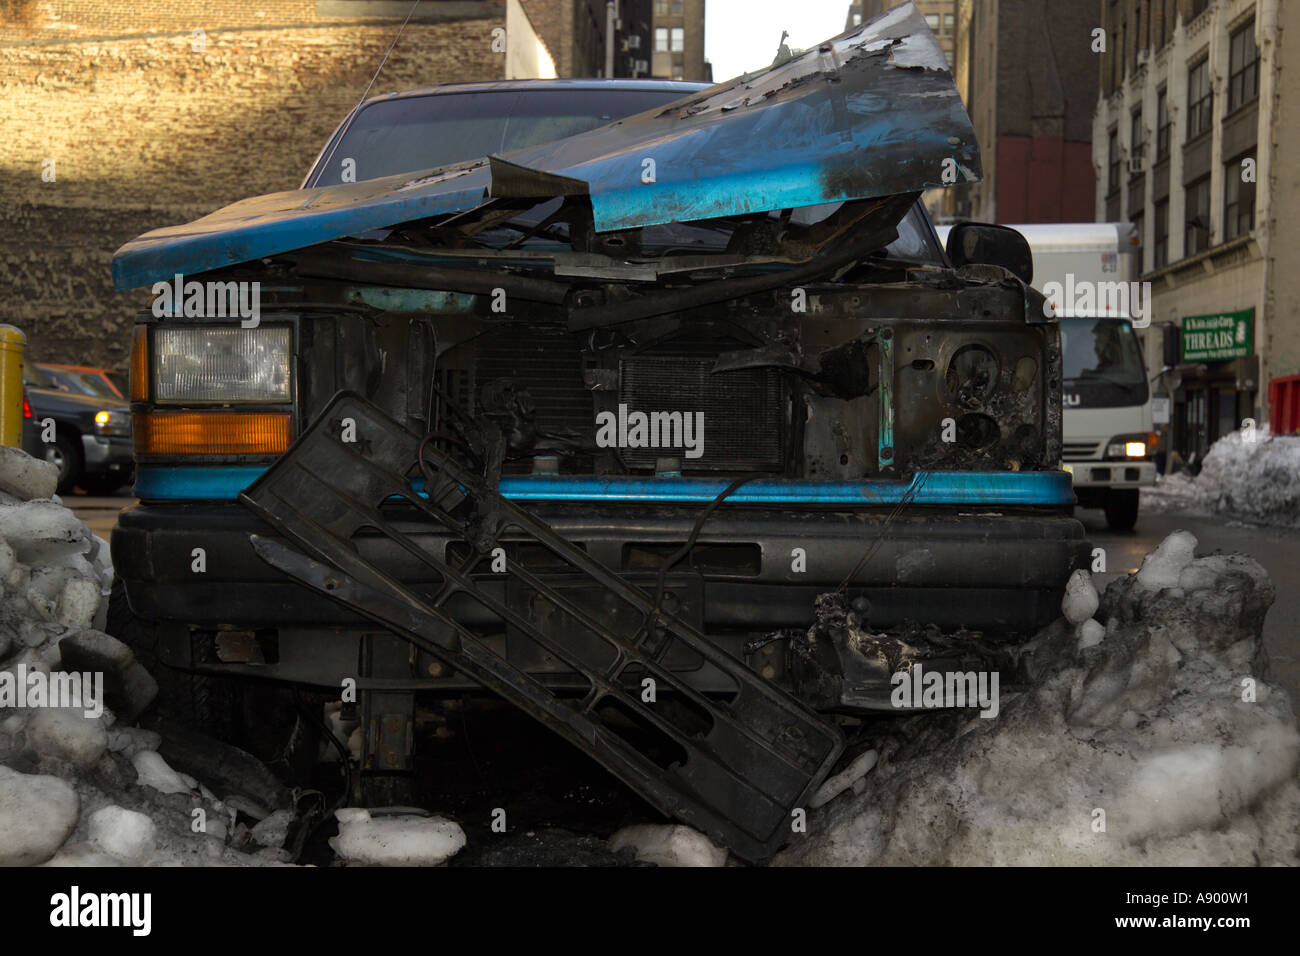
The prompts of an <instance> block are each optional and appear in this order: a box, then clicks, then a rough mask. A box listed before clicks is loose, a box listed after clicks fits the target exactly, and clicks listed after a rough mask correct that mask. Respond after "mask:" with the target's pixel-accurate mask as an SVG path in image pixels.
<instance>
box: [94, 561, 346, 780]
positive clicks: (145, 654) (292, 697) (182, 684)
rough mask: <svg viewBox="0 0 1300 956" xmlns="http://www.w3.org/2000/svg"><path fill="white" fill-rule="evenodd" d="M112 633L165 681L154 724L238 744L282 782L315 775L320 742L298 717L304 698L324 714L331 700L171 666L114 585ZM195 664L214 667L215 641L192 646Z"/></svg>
mask: <svg viewBox="0 0 1300 956" xmlns="http://www.w3.org/2000/svg"><path fill="white" fill-rule="evenodd" d="M107 630H108V633H109V634H110V635H112V636H113V637H116V638H117V639H118V640H119V641H121V642H122V643H123V644H125V645H127V647H129V648H131V650H132V652H133V653H134V654H135V658H136V660H137V661H139V662H140V664H141V665H142V666H143V667H144V669H145V670H147V671H148V672H149V673H150V674H151V675H152V676H153V679H154V680H155V681H157V682H158V696H157V697H156V698H155V699H154V702H153V704H152V705H151V707H150V708H149V710H148V711H146V713H145V715H144V721H145V723H147V724H150V725H154V726H157V727H162V726H166V725H175V724H180V725H181V726H183V727H187V728H189V729H190V730H195V731H198V732H199V733H201V734H205V735H207V736H209V737H215V738H216V739H217V740H221V741H224V742H225V743H229V744H233V745H234V746H236V747H239V748H241V749H243V750H245V751H246V752H248V753H250V754H252V755H253V756H254V757H256V758H257V759H258V760H260V761H262V762H263V763H264V764H265V765H266V766H267V767H269V768H270V770H271V771H272V772H273V773H275V775H276V776H277V777H279V778H280V779H281V780H282V781H284V782H285V783H288V784H295V783H298V782H300V781H301V780H303V779H305V777H306V775H308V774H310V772H311V769H312V767H313V766H314V764H315V761H316V753H317V749H318V747H319V744H320V735H319V733H318V731H317V729H316V727H315V725H314V723H313V722H312V721H309V720H304V719H302V717H301V716H300V714H299V713H298V709H297V707H296V702H297V700H298V699H299V698H300V697H301V698H303V699H304V701H305V703H306V705H307V706H308V707H314V708H315V712H319V711H320V709H321V708H322V707H323V706H324V703H325V699H326V696H327V695H320V694H315V695H313V694H311V693H306V694H295V693H294V691H293V688H292V687H290V686H286V685H282V684H272V683H269V682H266V681H253V680H248V681H238V680H234V679H232V678H228V677H219V676H214V675H212V674H196V673H193V672H191V671H186V670H180V669H179V668H175V667H169V666H168V665H167V664H165V663H163V662H162V660H160V658H159V654H158V641H159V632H158V628H157V626H156V625H154V624H153V623H152V622H150V621H147V620H145V619H144V618H141V617H139V616H138V615H136V614H135V612H134V611H132V610H131V606H130V604H129V603H128V602H127V599H126V589H125V587H124V586H123V584H122V582H121V581H120V580H116V581H114V582H113V590H112V592H111V593H110V595H109V599H108V626H107ZM192 640H193V643H192V646H191V650H192V653H193V654H194V655H195V658H196V660H212V659H214V655H215V651H214V650H213V648H212V645H211V643H210V642H209V641H207V640H204V639H202V638H194V639H192Z"/></svg>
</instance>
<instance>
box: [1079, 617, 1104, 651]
mask: <svg viewBox="0 0 1300 956" xmlns="http://www.w3.org/2000/svg"><path fill="white" fill-rule="evenodd" d="M1105 639H1106V629H1105V628H1104V627H1102V626H1101V625H1100V624H1098V623H1097V622H1096V621H1094V620H1091V619H1089V620H1087V621H1084V622H1083V623H1082V624H1080V625H1079V650H1083V649H1084V648H1085V647H1096V646H1097V645H1098V644H1100V643H1101V642H1102V641H1104V640H1105Z"/></svg>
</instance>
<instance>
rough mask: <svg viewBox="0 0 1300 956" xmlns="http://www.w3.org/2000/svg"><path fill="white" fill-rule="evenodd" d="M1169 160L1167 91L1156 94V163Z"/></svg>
mask: <svg viewBox="0 0 1300 956" xmlns="http://www.w3.org/2000/svg"><path fill="white" fill-rule="evenodd" d="M1168 158H1169V91H1168V90H1166V89H1165V88H1164V87H1163V86H1162V87H1160V89H1159V90H1158V91H1157V92H1156V162H1157V163H1159V162H1163V161H1164V160H1166V159H1168Z"/></svg>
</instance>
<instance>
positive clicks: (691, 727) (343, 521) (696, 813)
mask: <svg viewBox="0 0 1300 956" xmlns="http://www.w3.org/2000/svg"><path fill="white" fill-rule="evenodd" d="M345 418H348V419H351V420H352V424H353V425H354V426H355V437H356V441H351V442H344V441H343V440H342V438H341V435H342V428H341V424H342V421H343V419H345ZM417 473H423V476H424V485H423V488H422V489H421V490H420V491H418V492H417V491H416V490H415V489H414V487H413V484H412V479H413V478H414V477H415V476H416V474H417ZM240 500H241V501H243V503H244V504H245V505H246V506H247V507H249V508H250V509H251V510H252V511H254V512H255V513H256V514H258V515H259V516H260V517H262V518H263V519H264V520H265V521H267V522H268V523H269V524H270V525H272V526H273V527H274V528H276V529H277V530H278V531H280V532H281V533H282V534H284V535H285V537H287V538H288V539H290V540H291V541H293V542H294V543H296V544H297V545H298V546H300V547H301V548H303V549H304V550H306V551H307V552H308V553H309V555H311V556H310V557H309V556H306V555H303V554H301V553H299V552H298V551H295V550H294V549H293V548H290V547H288V546H287V545H286V544H284V543H283V542H281V541H278V540H276V539H274V538H269V537H263V536H260V535H253V536H252V539H253V547H254V549H255V550H256V552H257V553H258V554H259V555H260V556H261V557H262V558H263V559H264V560H266V561H267V562H268V563H270V564H271V565H273V566H274V567H277V568H279V569H280V570H282V571H284V572H285V573H286V574H288V575H290V576H291V577H293V578H295V579H296V580H298V581H299V582H301V583H302V584H304V585H306V586H308V587H310V588H313V589H314V590H317V591H319V592H320V593H322V594H325V595H327V596H329V597H331V598H333V599H334V600H336V601H338V602H340V603H341V604H343V605H345V606H347V607H349V608H352V609H354V610H356V611H357V612H359V613H361V614H364V615H365V616H367V617H369V618H371V619H373V620H375V621H378V622H379V623H381V624H383V625H384V626H385V627H387V628H389V629H390V630H392V631H393V632H394V633H396V634H398V635H400V636H402V637H404V638H406V639H407V640H408V641H410V642H411V643H413V644H414V645H416V646H417V647H419V648H421V649H422V650H426V651H428V652H429V653H431V654H433V655H435V656H437V657H439V658H440V659H442V660H444V661H445V662H446V663H448V664H450V665H451V666H452V667H455V668H458V669H460V670H461V671H463V672H465V673H467V674H469V675H470V676H471V677H473V678H474V679H475V680H477V681H478V682H479V683H481V684H483V686H485V687H486V688H488V689H490V690H492V691H495V692H496V693H498V694H500V695H501V696H502V697H504V698H505V699H507V700H509V701H510V702H512V703H513V704H515V705H516V706H517V707H519V708H520V709H521V710H523V711H524V712H525V713H527V714H529V715H530V716H532V717H534V718H536V719H537V720H539V721H541V722H542V723H543V724H544V725H546V726H547V727H549V728H550V729H552V730H554V731H555V732H556V733H558V734H560V735H561V736H562V737H564V738H565V739H566V740H568V741H569V742H571V743H573V744H574V745H575V746H577V747H579V748H580V749H582V750H584V751H585V752H586V753H588V754H589V755H590V756H591V757H593V758H594V759H595V760H597V761H599V762H600V763H601V764H602V765H604V766H605V767H606V768H607V769H609V770H610V771H611V772H612V773H614V774H615V775H616V776H618V777H619V778H620V779H621V780H623V781H624V782H625V783H626V784H628V785H629V786H630V787H632V788H633V789H634V790H636V791H637V792H638V793H640V794H641V795H642V796H643V797H644V798H645V799H646V800H647V801H649V802H650V803H651V804H652V805H653V806H655V807H657V808H658V809H659V810H661V811H662V812H663V813H665V814H667V815H669V816H674V817H676V818H678V819H680V820H682V821H683V822H685V823H688V824H690V825H691V826H693V827H696V828H697V829H699V830H702V831H703V832H705V833H706V834H708V835H709V836H710V837H712V838H713V839H714V840H716V841H717V842H719V843H721V844H723V845H725V846H727V847H728V848H730V849H731V850H732V851H733V852H734V853H735V854H736V855H737V856H739V857H741V858H743V859H746V860H761V859H765V858H766V857H768V856H770V855H771V854H772V853H774V852H775V851H776V850H777V848H778V847H779V846H780V845H781V843H782V842H783V841H784V839H785V837H786V835H787V834H788V833H789V832H790V830H789V829H788V828H789V826H790V815H791V811H792V810H793V809H795V808H796V807H801V806H803V805H804V804H805V801H806V800H807V799H808V797H809V795H810V794H811V792H812V791H813V789H815V788H816V787H817V786H818V785H819V784H820V783H821V781H822V780H823V779H824V778H825V777H826V775H827V774H828V773H829V772H830V770H831V768H832V766H833V765H834V763H835V761H836V759H837V758H838V757H839V754H840V752H841V750H842V748H843V740H842V738H841V735H840V733H839V730H838V729H837V728H836V727H835V725H834V724H832V723H830V722H828V721H826V720H824V719H823V718H821V717H820V716H819V715H818V714H817V713H815V712H814V711H812V710H811V709H809V708H808V707H806V706H805V705H803V704H802V703H800V702H799V701H798V700H796V699H795V698H794V697H792V696H790V695H789V694H787V693H785V692H784V691H782V690H781V689H780V688H778V687H776V686H775V685H773V684H771V683H769V682H768V681H766V680H764V679H763V678H761V677H760V676H758V675H757V674H755V673H754V672H753V671H751V670H750V669H749V668H748V667H746V666H745V665H744V663H743V662H741V661H739V660H737V659H735V658H733V657H731V656H730V655H728V654H726V653H725V652H723V651H722V650H721V649H720V648H718V647H717V645H715V644H714V643H713V642H712V641H710V640H708V639H707V638H706V637H705V636H704V635H702V634H701V633H699V631H697V630H696V629H695V628H693V627H691V626H690V625H689V624H688V623H686V622H685V621H683V620H681V619H680V618H678V617H676V616H674V615H672V614H669V613H667V612H666V611H665V610H663V609H662V608H660V607H659V606H657V603H656V601H655V600H654V599H652V597H651V596H650V595H648V594H646V593H645V592H644V591H642V590H641V589H640V588H638V587H635V586H634V585H632V584H630V583H629V582H628V581H626V580H625V579H623V578H622V577H620V576H619V575H617V574H614V573H612V572H611V571H609V570H608V569H607V568H605V567H604V565H602V564H600V563H599V562H597V561H595V560H594V559H592V558H591V557H589V556H588V555H587V554H586V552H584V551H583V550H582V549H580V548H578V547H576V546H575V545H573V544H572V543H570V542H569V541H567V540H565V539H564V538H563V537H561V536H560V535H559V534H558V533H556V531H555V530H554V529H553V528H551V527H550V526H549V525H548V524H546V523H545V522H544V521H542V520H540V519H539V518H537V517H536V516H535V515H533V514H532V513H531V512H529V511H527V510H525V509H523V508H521V507H519V506H518V505H516V504H515V503H513V502H511V501H509V500H508V499H506V498H503V497H502V496H501V495H499V494H498V493H497V492H496V490H495V487H494V482H492V481H491V479H490V478H489V479H484V478H482V477H480V476H479V475H476V474H474V473H472V472H471V471H470V470H469V469H468V468H466V467H464V466H463V465H461V464H459V463H458V462H457V461H456V460H454V459H453V458H452V457H451V456H450V455H448V454H445V453H443V452H442V451H440V450H438V449H437V448H435V447H433V446H432V445H431V444H430V443H428V442H422V441H421V439H420V437H419V436H417V435H415V434H412V433H411V432H408V431H406V430H405V429H404V428H403V427H402V426H401V425H399V424H398V423H397V422H395V421H394V420H392V419H391V418H389V417H388V416H387V415H385V414H384V413H383V412H381V411H380V410H379V409H377V408H376V407H375V406H373V405H371V404H370V403H368V402H367V401H365V400H364V399H362V398H361V397H360V396H357V395H355V394H352V393H347V392H344V393H340V394H339V395H337V396H335V397H334V399H333V400H331V402H330V404H329V406H328V407H327V408H326V409H325V410H324V412H322V414H321V416H320V417H319V418H318V419H317V420H316V421H315V422H314V423H313V424H312V426H311V427H310V428H309V429H308V430H307V431H306V432H305V433H304V434H303V435H302V436H301V437H300V438H299V439H298V440H297V441H296V442H295V443H294V445H293V447H291V448H290V449H289V451H288V452H287V453H286V454H285V455H284V456H282V457H281V458H280V460H279V461H278V462H276V464H275V465H274V466H272V467H271V468H270V469H269V470H268V471H267V472H266V473H265V474H263V476H262V477H261V478H259V479H258V480H257V481H256V482H254V483H253V485H251V486H250V487H249V488H248V489H247V490H245V491H244V492H243V493H242V494H241V495H240ZM412 509H413V511H412ZM399 514H400V516H401V517H402V518H403V519H407V518H411V517H414V518H416V519H419V520H420V521H421V522H422V523H423V524H425V525H426V526H427V525H429V524H432V526H433V527H434V528H436V529H437V530H440V531H443V532H445V533H450V534H451V535H453V536H454V537H455V538H458V539H460V540H462V541H465V542H467V543H468V544H469V545H470V548H469V549H468V556H467V557H466V558H465V559H464V560H463V561H461V562H460V563H459V564H458V565H457V564H453V563H452V562H450V561H447V560H444V557H443V555H442V554H441V553H440V551H441V549H440V548H434V549H430V548H428V547H422V546H421V544H420V543H419V542H418V541H417V539H416V538H414V537H412V536H411V535H409V534H407V533H404V532H403V531H402V530H400V529H399V527H398V525H397V524H396V523H395V522H396V519H397V517H398V515H399ZM407 527H409V525H408V526H407ZM506 530H509V531H510V532H511V534H512V536H517V535H520V534H522V535H524V536H525V537H527V538H531V539H532V540H533V541H535V542H537V543H539V544H541V545H543V546H544V547H545V548H546V549H547V550H548V551H550V552H551V554H552V555H554V556H555V557H558V558H560V559H561V560H562V561H563V563H564V564H566V565H568V568H567V569H566V571H565V574H564V575H563V576H564V577H565V578H567V579H572V578H573V577H574V575H575V573H576V574H577V575H580V576H581V577H582V578H585V581H584V582H583V587H585V588H587V589H590V588H591V587H592V586H593V585H596V586H598V587H599V588H601V589H603V590H604V591H605V592H606V593H607V594H608V595H609V597H610V599H611V600H615V601H617V602H619V603H620V604H621V605H625V606H626V611H625V613H622V614H617V615H608V616H601V617H598V616H596V615H594V614H592V613H591V605H590V602H588V601H582V600H578V599H575V597H574V596H573V594H572V593H571V592H569V591H566V589H565V588H564V587H562V586H558V585H557V584H555V583H554V582H555V580H556V577H555V576H553V575H552V574H550V573H549V572H548V573H547V574H540V573H537V572H534V571H532V570H530V569H529V568H528V567H526V566H525V565H523V564H522V563H521V562H518V561H515V562H512V563H511V564H510V565H508V567H507V571H506V572H505V573H506V574H508V575H511V576H513V577H514V578H516V579H517V580H518V582H519V583H520V584H521V585H522V586H524V587H525V588H527V589H528V590H529V591H531V592H533V593H535V594H539V595H541V596H542V597H543V598H544V599H545V601H547V602H548V603H549V604H551V605H553V606H554V607H555V608H556V609H558V610H559V611H561V612H563V613H561V614H556V615H544V616H542V617H540V618H536V619H535V618H533V617H531V616H530V615H528V614H527V613H526V612H525V610H524V609H522V608H519V607H515V606H511V604H510V603H509V601H508V600H507V599H506V598H505V597H503V596H498V595H499V593H504V592H502V591H501V589H499V588H484V587H481V586H480V583H479V581H480V578H478V577H476V576H475V571H476V569H477V568H478V567H479V565H480V562H483V564H484V566H485V567H486V566H488V565H490V563H491V561H492V558H491V550H492V547H493V546H494V544H495V542H496V541H497V540H499V539H500V537H501V535H502V533H503V532H504V531H506ZM376 535H377V536H380V537H382V538H387V539H388V540H389V541H390V542H392V543H393V544H395V545H397V546H398V547H400V548H401V549H402V550H403V551H405V552H406V553H407V554H408V555H410V556H411V557H413V558H415V559H416V560H417V561H418V562H419V564H420V565H421V566H422V568H423V572H422V579H421V580H420V581H418V582H411V581H407V582H403V581H398V580H397V579H395V578H393V577H392V576H390V575H388V574H387V573H385V572H384V571H383V570H381V569H380V568H379V567H377V566H376V565H375V564H373V563H371V562H369V561H367V560H366V559H365V558H364V557H362V555H361V553H360V552H359V550H358V548H357V544H356V542H357V540H359V539H364V538H366V537H367V536H371V537H373V536H376ZM322 562H326V563H322ZM485 577H487V578H488V579H490V578H492V577H495V576H494V575H486V576H485ZM457 594H459V595H464V596H467V597H468V598H470V599H472V600H474V601H476V602H477V603H479V604H480V605H482V606H483V607H484V608H485V609H487V610H488V611H489V612H491V613H492V614H493V615H495V617H496V618H498V619H500V620H501V621H503V622H504V625H505V626H506V627H509V628H512V629H514V630H516V631H517V632H518V633H520V634H522V635H525V636H526V637H527V638H528V639H529V640H531V641H533V642H534V643H536V644H537V645H539V646H541V647H542V648H544V649H545V651H546V652H547V653H548V654H550V655H552V656H554V657H555V658H557V659H558V660H561V661H563V662H564V663H565V664H567V666H569V667H571V668H572V669H573V670H574V671H575V672H577V673H579V674H581V675H582V676H583V677H584V678H585V679H586V681H587V683H588V684H589V686H590V689H589V690H588V691H587V693H586V694H585V695H583V696H582V697H581V698H579V699H573V698H567V699H566V698H564V697H561V696H559V695H558V694H557V693H554V692H553V691H552V690H551V689H549V688H548V687H547V686H545V685H544V684H542V683H541V682H539V681H537V680H535V679H534V678H533V677H531V676H530V675H529V674H528V673H526V672H524V671H522V670H520V669H519V668H517V667H515V666H513V665H511V664H510V663H509V662H508V661H507V659H506V658H505V656H503V655H502V654H500V653H497V652H496V651H495V650H494V649H493V648H492V647H491V646H490V645H489V643H488V642H487V641H485V640H484V639H483V637H482V636H481V635H480V634H478V633H476V632H474V631H472V630H470V629H469V628H467V627H465V626H463V625H462V624H460V623H458V622H457V620H456V619H455V617H453V616H452V614H451V613H450V612H449V610H448V607H447V605H448V601H449V599H450V598H451V597H452V596H453V595H457ZM550 620H555V621H562V622H564V625H563V626H562V627H556V628H549V627H547V626H546V625H547V622H548V621H550ZM575 625H576V627H577V628H579V629H581V631H582V632H583V637H584V639H583V640H575V639H573V636H572V629H573V628H574V626H575ZM592 636H595V637H597V638H599V640H598V641H595V642H593V641H591V640H590V638H591V637H592ZM674 650H678V652H679V653H680V651H682V650H689V651H691V652H693V653H694V654H697V655H699V656H700V657H702V658H703V659H704V660H705V661H707V662H708V663H710V664H712V665H713V666H714V667H716V668H718V669H719V670H721V671H723V672H724V673H726V674H727V675H728V676H729V677H730V679H731V680H732V682H733V683H734V685H735V691H734V693H732V694H731V695H729V699H725V700H719V699H715V698H711V697H706V696H705V695H703V694H701V693H699V692H698V691H696V690H694V689H693V688H692V687H691V686H690V685H689V684H687V683H686V682H685V681H684V680H683V679H682V678H680V677H679V676H678V675H676V674H675V673H674V672H673V671H671V670H670V669H669V668H667V667H666V666H665V659H666V658H667V657H668V655H669V654H671V653H672V652H674ZM647 679H648V680H650V681H652V682H653V686H654V690H655V693H654V695H653V696H654V698H655V700H649V701H647V700H643V697H644V696H645V695H643V694H642V692H641V688H642V687H643V685H644V681H645V680H647ZM611 711H614V712H616V715H611ZM683 714H685V715H686V716H685V718H684V717H683ZM633 726H634V727H636V728H637V732H629V727H633ZM647 739H650V740H653V741H654V743H647ZM664 745H667V751H668V752H669V754H670V755H668V756H666V755H665V750H664Z"/></svg>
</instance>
